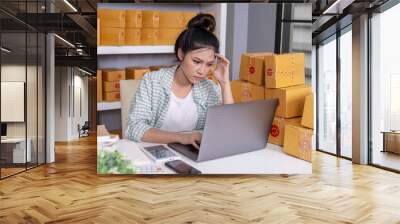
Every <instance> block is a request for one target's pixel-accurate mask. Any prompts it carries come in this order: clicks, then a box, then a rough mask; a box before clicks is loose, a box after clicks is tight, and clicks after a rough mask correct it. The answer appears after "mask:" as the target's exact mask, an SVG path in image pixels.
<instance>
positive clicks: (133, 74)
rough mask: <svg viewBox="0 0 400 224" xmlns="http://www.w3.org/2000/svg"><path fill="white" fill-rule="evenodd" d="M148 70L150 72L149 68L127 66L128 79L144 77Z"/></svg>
mask: <svg viewBox="0 0 400 224" xmlns="http://www.w3.org/2000/svg"><path fill="white" fill-rule="evenodd" d="M147 72H150V69H149V68H137V67H132V68H126V79H143V76H144V74H146V73H147Z"/></svg>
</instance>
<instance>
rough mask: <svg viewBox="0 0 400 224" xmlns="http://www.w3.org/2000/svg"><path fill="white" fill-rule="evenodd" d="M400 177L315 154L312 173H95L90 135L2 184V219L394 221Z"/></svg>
mask: <svg viewBox="0 0 400 224" xmlns="http://www.w3.org/2000/svg"><path fill="white" fill-rule="evenodd" d="M399 198H400V175H399V174H396V173H392V172H388V171H384V170H381V169H378V168H375V167H371V166H362V165H355V164H352V163H351V162H350V161H348V160H344V159H339V158H336V157H333V156H330V155H327V154H324V153H320V152H314V154H313V174H312V175H290V176H288V175H227V176H224V175H207V176H197V177H166V176H129V175H120V176H99V175H97V174H96V139H95V138H94V137H89V138H83V139H81V140H79V141H74V142H70V143H67V144H65V143H57V145H56V163H54V164H49V165H45V166H41V167H38V168H35V169H32V170H29V171H27V172H25V173H21V174H18V175H16V176H13V177H9V178H7V179H5V180H2V181H0V201H1V203H0V223H45V222H47V223H400V212H399V211H400V200H398V199H399Z"/></svg>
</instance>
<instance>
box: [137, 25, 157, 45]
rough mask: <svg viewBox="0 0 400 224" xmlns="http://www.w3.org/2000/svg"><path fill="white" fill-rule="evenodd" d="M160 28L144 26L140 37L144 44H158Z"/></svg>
mask: <svg viewBox="0 0 400 224" xmlns="http://www.w3.org/2000/svg"><path fill="white" fill-rule="evenodd" d="M158 36H159V32H158V29H151V28H143V29H142V34H141V37H140V43H141V44H142V45H156V44H157V43H158Z"/></svg>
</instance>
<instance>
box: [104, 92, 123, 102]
mask: <svg viewBox="0 0 400 224" xmlns="http://www.w3.org/2000/svg"><path fill="white" fill-rule="evenodd" d="M104 100H105V101H118V100H120V92H104Z"/></svg>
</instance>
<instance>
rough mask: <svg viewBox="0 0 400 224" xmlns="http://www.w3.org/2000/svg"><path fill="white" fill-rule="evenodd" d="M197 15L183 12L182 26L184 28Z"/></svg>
mask: <svg viewBox="0 0 400 224" xmlns="http://www.w3.org/2000/svg"><path fill="white" fill-rule="evenodd" d="M196 15H197V12H183V18H184V24H185V27H186V26H187V24H188V23H189V21H190V20H191V19H192V18H193V17H195V16H196Z"/></svg>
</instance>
